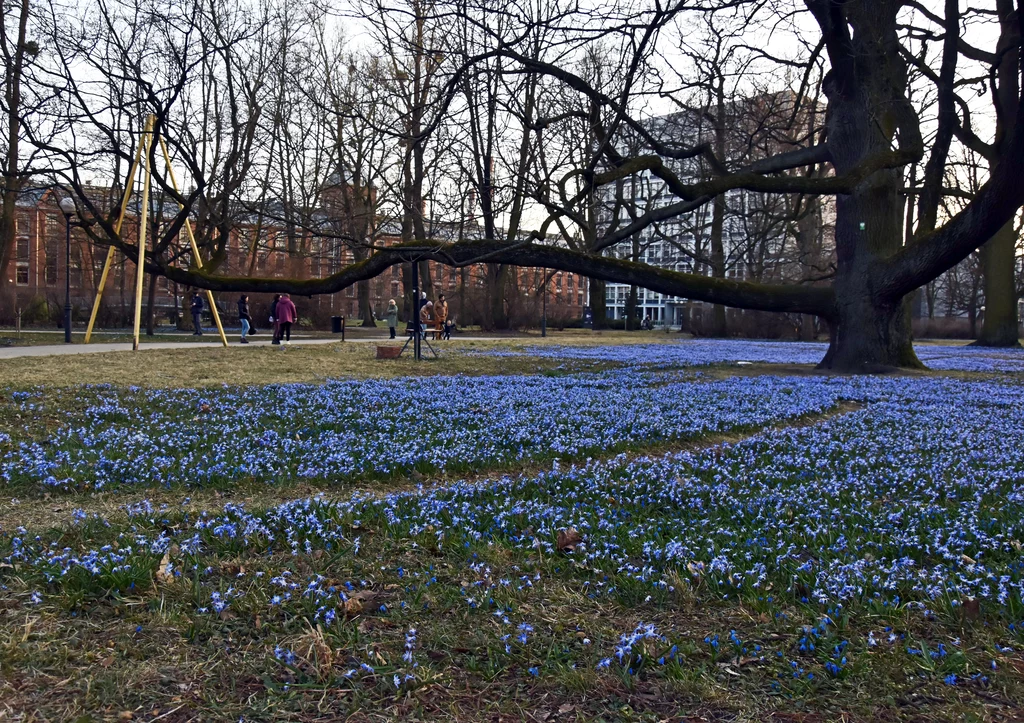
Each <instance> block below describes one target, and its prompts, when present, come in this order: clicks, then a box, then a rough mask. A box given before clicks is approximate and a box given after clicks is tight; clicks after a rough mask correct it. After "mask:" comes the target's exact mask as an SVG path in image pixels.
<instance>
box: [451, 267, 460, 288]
mask: <svg viewBox="0 0 1024 723" xmlns="http://www.w3.org/2000/svg"><path fill="white" fill-rule="evenodd" d="M458 279H459V272H458V271H456V270H455V269H451V270H450V271H449V272H448V288H449V289H454V288H455V284H456V283H457V282H458Z"/></svg>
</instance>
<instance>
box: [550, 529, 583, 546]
mask: <svg viewBox="0 0 1024 723" xmlns="http://www.w3.org/2000/svg"><path fill="white" fill-rule="evenodd" d="M581 542H583V535H581V534H580V533H579V531H578V530H577V529H576V528H575V527H570V528H569V529H568V530H559V531H558V540H557V543H556V545H557V547H558V551H559V552H572V551H573V550H575V549H576V546H577V545H578V544H580V543H581Z"/></svg>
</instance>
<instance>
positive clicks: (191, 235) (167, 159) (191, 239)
mask: <svg viewBox="0 0 1024 723" xmlns="http://www.w3.org/2000/svg"><path fill="white" fill-rule="evenodd" d="M159 140H160V150H161V151H163V154H164V163H166V164H167V175H168V176H169V177H170V179H171V187H172V188H173V189H174V192H175V193H178V194H180V193H181V190H180V189H179V188H178V180H177V179H176V178H175V177H174V168H173V167H172V166H171V156H170V154H169V153H168V152H167V144H166V143H164V139H163V138H160V139H159ZM183 208H185V207H184V206H183V205H181V203H180V202H179V203H178V210H179V211H180V210H181V209H183ZM185 231H186V232H187V234H188V243H189V246H190V247H191V249H192V258H193V259H195V262H196V268H199V269H201V268H203V257H202V256H200V255H199V245H198V244H197V243H196V235H195V232H194V231H192V224H191V223H190V222H189V221H188V219H186V220H185ZM206 299H207V301H209V302H210V315H211V316H212V317H213V323H214V324H216V325H217V332H218V333H219V334H220V343H221V344H223V345H224V346H225V347H226V346H227V345H228V338H227V337H226V336H225V335H224V326H223V325H222V324H221V323H220V312H219V311H217V302H216V301H214V299H213V292H212V291H210V290H209V289H207V290H206ZM341 340H342V341H345V334H344V332H342V339H341Z"/></svg>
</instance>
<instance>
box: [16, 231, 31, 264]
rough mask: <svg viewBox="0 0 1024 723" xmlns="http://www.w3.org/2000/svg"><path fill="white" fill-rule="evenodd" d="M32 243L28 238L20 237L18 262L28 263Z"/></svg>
mask: <svg viewBox="0 0 1024 723" xmlns="http://www.w3.org/2000/svg"><path fill="white" fill-rule="evenodd" d="M30 243H31V242H30V241H29V239H28V237H27V236H19V237H18V261H24V262H25V263H28V254H29V248H30Z"/></svg>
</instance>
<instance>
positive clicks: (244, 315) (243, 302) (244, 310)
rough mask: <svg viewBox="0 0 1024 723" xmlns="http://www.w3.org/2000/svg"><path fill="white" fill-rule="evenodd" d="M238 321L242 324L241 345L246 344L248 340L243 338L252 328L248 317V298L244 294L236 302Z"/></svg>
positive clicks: (250, 319)
mask: <svg viewBox="0 0 1024 723" xmlns="http://www.w3.org/2000/svg"><path fill="white" fill-rule="evenodd" d="M238 321H239V322H241V324H242V343H243V344H248V343H249V340H248V339H246V338H245V337H246V336H247V335H248V334H249V329H251V328H252V316H250V315H249V297H248V296H246V295H245V294H242V298H240V299H239V300H238Z"/></svg>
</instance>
